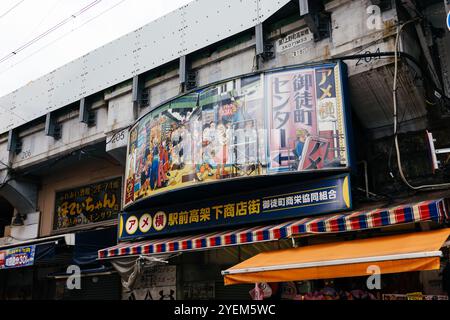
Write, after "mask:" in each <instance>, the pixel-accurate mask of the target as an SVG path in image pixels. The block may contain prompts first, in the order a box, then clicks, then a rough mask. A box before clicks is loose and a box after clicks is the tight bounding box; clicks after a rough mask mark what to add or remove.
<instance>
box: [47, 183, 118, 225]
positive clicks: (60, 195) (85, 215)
mask: <svg viewBox="0 0 450 320" xmlns="http://www.w3.org/2000/svg"><path fill="white" fill-rule="evenodd" d="M121 197H122V178H121V177H118V178H114V179H109V180H106V181H101V182H97V183H93V184H90V185H84V186H81V187H77V188H73V189H69V190H64V191H59V192H57V193H56V198H55V213H56V214H55V219H54V225H53V227H54V229H55V230H58V229H64V228H70V227H76V226H81V225H86V224H90V223H95V222H101V221H107V220H111V219H114V218H116V217H117V213H118V212H119V211H120V202H121Z"/></svg>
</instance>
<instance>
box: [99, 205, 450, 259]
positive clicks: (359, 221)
mask: <svg viewBox="0 0 450 320" xmlns="http://www.w3.org/2000/svg"><path fill="white" fill-rule="evenodd" d="M447 219H448V213H447V211H446V208H445V205H444V199H438V200H429V201H423V202H418V203H413V204H408V205H400V206H396V207H391V208H381V209H374V210H367V211H355V212H347V213H341V214H334V215H327V216H321V217H308V218H303V219H297V220H291V221H287V222H283V223H281V224H276V225H268V226H258V227H252V228H241V229H237V230H227V231H221V232H214V233H206V234H200V235H189V236H179V237H174V238H164V239H152V240H144V241H139V242H124V243H120V244H118V245H116V246H114V247H111V248H107V249H103V250H100V251H99V252H98V258H99V259H108V258H114V257H129V256H135V255H147V254H162V253H172V252H185V251H192V250H202V249H212V248H219V247H225V246H233V245H239V244H249V243H258V242H265V241H274V240H279V239H283V238H289V237H291V236H296V235H302V234H312V233H322V234H324V233H336V232H348V231H358V230H367V229H373V228H379V227H384V226H390V225H398V224H404V223H413V222H420V221H435V222H437V223H443V222H444V221H446V220H447Z"/></svg>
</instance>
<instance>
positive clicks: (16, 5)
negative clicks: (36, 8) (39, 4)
mask: <svg viewBox="0 0 450 320" xmlns="http://www.w3.org/2000/svg"><path fill="white" fill-rule="evenodd" d="M24 1H25V0H21V1H19V2H17V3H16V4H15V5H13V6H12V7H11V8H9V9H8V10H6V11H5V12H4V13H2V14H1V15H0V19H1V18H3V17H5V16H6V15H7V14H8V13H10V12H11V11H13V10H14V9H15V8H17V7H18V6H20V4H21V3H22V2H24Z"/></svg>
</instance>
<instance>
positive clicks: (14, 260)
mask: <svg viewBox="0 0 450 320" xmlns="http://www.w3.org/2000/svg"><path fill="white" fill-rule="evenodd" d="M35 251H36V246H34V245H32V246H26V247H18V248H12V249H7V250H4V251H0V269H13V268H23V267H28V266H32V265H33V263H34V254H35Z"/></svg>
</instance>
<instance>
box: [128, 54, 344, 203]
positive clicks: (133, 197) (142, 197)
mask: <svg viewBox="0 0 450 320" xmlns="http://www.w3.org/2000/svg"><path fill="white" fill-rule="evenodd" d="M327 68H328V69H332V70H333V74H332V77H331V78H333V79H331V78H330V81H331V82H332V83H334V88H333V90H332V91H333V92H334V96H333V97H332V98H333V99H335V101H329V100H327V101H325V103H324V104H328V107H329V106H330V104H331V102H333V103H334V108H335V109H336V108H337V109H338V110H337V111H338V112H337V113H336V117H337V119H336V120H335V121H338V122H339V125H338V131H336V129H335V131H333V134H334V135H336V136H338V138H337V139H334V140H333V141H331V145H332V147H334V149H339V148H340V151H339V154H337V155H336V154H335V157H336V158H339V162H340V164H337V165H338V166H339V167H330V168H321V169H319V170H317V171H321V172H326V171H330V172H335V171H342V172H346V171H348V170H350V169H351V167H352V158H353V154H352V152H351V149H352V145H353V144H352V141H351V140H352V138H351V136H350V135H349V132H350V129H351V121H349V119H350V114H349V113H350V112H349V111H348V108H349V106H348V105H347V103H346V95H347V94H346V77H345V74H346V72H347V71H346V70H347V68H346V65H345V64H344V63H343V62H342V61H333V62H329V63H325V64H309V65H294V66H288V67H283V68H277V69H271V70H266V71H262V72H256V73H250V74H246V75H242V76H239V77H233V78H230V79H227V80H223V81H219V82H215V83H212V84H209V85H207V86H204V87H201V88H198V89H195V90H192V91H190V92H188V93H185V94H182V95H180V96H178V97H175V98H173V99H170V100H168V101H166V102H164V103H162V104H160V105H158V106H156V107H154V108H152V110H151V111H150V112H149V113H147V114H146V115H143V116H141V117H140V118H139V119H138V120H137V121H136V122H135V124H134V125H133V126H132V127H131V128H130V135H129V137H130V139H129V141H128V145H127V162H126V172H125V177H124V192H123V199H122V206H123V208H124V209H125V210H127V209H128V210H132V209H133V207H134V205H138V204H140V205H141V206H142V204H143V203H145V202H146V200H148V199H151V198H152V197H155V196H158V195H161V194H166V193H169V192H172V191H177V190H182V189H186V188H192V187H195V186H196V185H198V184H196V183H198V182H201V184H204V185H206V184H210V183H222V182H224V181H225V180H230V179H241V178H249V177H251V176H252V175H253V176H255V175H257V176H268V175H273V174H278V173H283V174H285V173H291V172H292V171H291V172H290V171H289V170H283V171H279V170H271V169H270V168H269V167H268V166H267V161H268V159H270V153H269V146H266V145H269V144H270V143H269V142H268V140H269V137H270V135H271V133H270V132H269V131H270V130H267V128H269V123H268V122H270V121H269V120H268V119H269V116H270V115H269V107H268V106H267V104H268V103H267V97H266V94H267V90H268V89H267V79H266V78H267V77H270V76H271V75H272V74H274V73H277V72H278V73H283V72H295V70H307V69H311V70H312V71H313V72H316V70H322V69H327ZM252 76H253V77H260V78H261V79H262V80H261V82H262V83H261V84H260V85H261V86H263V89H262V97H261V99H262V101H263V103H264V115H263V117H264V123H263V125H262V126H261V127H263V130H265V133H264V138H263V139H262V144H261V143H259V144H257V146H258V147H257V149H258V150H263V152H267V154H266V155H265V156H264V157H265V161H266V162H265V163H262V164H261V163H260V162H257V163H258V165H254V166H253V167H250V168H253V171H252V170H249V171H248V172H249V173H250V174H249V176H247V175H246V174H244V176H242V175H240V176H235V177H232V176H230V178H226V179H225V180H219V179H223V178H222V177H220V178H218V179H217V180H213V179H211V178H209V177H210V176H217V172H218V171H219V172H221V171H220V170H221V169H220V167H221V166H220V165H217V163H216V167H214V166H208V165H201V166H199V165H198V164H196V167H200V169H195V170H196V171H195V174H194V172H193V173H192V174H185V175H183V176H182V179H183V180H181V181H183V182H175V183H174V184H173V185H176V187H173V186H171V187H170V188H167V187H165V186H163V187H162V188H161V189H159V188H160V187H159V186H158V187H156V186H155V185H156V182H155V181H158V180H157V179H153V186H152V184H151V181H152V179H151V178H150V174H148V176H147V177H145V176H142V172H141V173H140V174H138V173H137V172H138V171H139V170H140V171H145V169H142V168H141V167H140V166H142V164H144V166H145V161H144V162H143V160H139V161H137V160H136V159H135V158H136V157H139V156H138V155H136V152H138V151H137V150H136V146H135V145H134V143H138V145H139V143H140V144H141V145H142V142H136V141H138V140H139V139H141V140H142V139H143V137H142V134H140V133H139V132H138V129H137V128H139V124H140V123H141V121H144V120H145V118H149V117H150V116H151V115H153V114H155V117H157V116H158V115H159V114H162V113H163V112H166V111H167V110H170V108H171V104H175V105H178V106H179V105H180V103H179V102H178V101H182V100H183V99H186V98H187V97H189V95H195V94H200V95H201V94H202V93H203V92H205V91H208V89H211V88H215V87H225V88H227V87H229V86H234V85H235V82H233V81H235V80H237V79H247V78H251V77H252ZM314 81H316V80H314ZM317 83H319V80H318V82H317ZM324 83H325V82H324ZM318 88H319V87H318ZM324 90H327V88H324ZM325 92H327V91H325ZM328 92H329V91H328ZM256 99H258V98H256ZM200 103H201V102H200ZM197 106H198V104H197ZM331 108H333V107H331ZM325 109H327V108H324V110H325ZM325 111H326V110H325ZM206 117H209V116H206ZM216 117H217V115H216ZM202 121H203V120H202ZM202 123H204V121H203V122H202ZM318 125H319V124H318ZM153 128H156V127H153ZM147 130H148V131H145V132H146V133H144V135H148V136H149V137H152V136H153V133H151V132H155V131H154V130H159V129H157V128H156V129H151V130H150V129H149V128H147ZM258 130H259V129H258V128H256V129H255V131H256V132H257V136H258V140H259V139H260V136H259V131H258ZM157 132H159V131H157ZM336 132H337V133H336ZM158 135H160V133H157V136H158ZM171 135H172V133H171ZM318 138H320V136H318ZM322 138H323V137H322ZM146 139H153V138H146ZM158 139H159V141H160V142H157V143H159V144H161V141H162V140H164V139H166V138H164V139H163V138H158ZM158 139H157V140H158ZM329 139H331V138H329ZM291 140H292V138H291ZM167 141H169V140H167ZM173 141H174V140H173V139H172V140H171V141H170V143H172V144H173ZM175 142H176V141H175ZM132 144H133V150H134V151H133V152H131V151H132V150H130V149H131V145H132ZM341 146H342V147H341ZM147 148H148V147H147ZM160 148H161V147H160ZM166 149H167V150H170V149H169V148H166ZM155 150H156V149H155ZM160 150H161V149H160ZM264 150H265V151H264ZM140 152H141V153H142V152H143V151H140ZM152 152H153V151H151V150H150V151H146V152H145V155H147V154H151V153H152ZM220 152H221V151H220V149H219V153H220ZM335 152H336V151H334V152H331V153H330V152H329V153H327V154H334V153H335ZM216 153H218V152H217V150H216ZM138 154H139V152H138ZM154 154H155V155H156V154H157V153H156V151H155V153H154ZM258 154H259V151H258ZM175 155H176V157H178V155H177V154H175ZM170 156H171V154H170V152H169V157H170ZM291 156H292V155H291V154H289V155H288V157H291ZM130 157H132V160H130ZM159 157H160V158H161V156H159ZM202 157H203V158H204V154H202ZM280 157H281V155H280ZM140 158H142V156H141V157H140ZM140 158H139V159H140ZM144 158H145V157H144ZM151 158H152V155H150V159H151ZM172 158H173V157H172ZM259 158H260V157H259V156H258V159H259ZM161 159H163V158H161ZM133 161H134V162H136V163H140V165H139V164H134V165H132V166H131V165H130V163H131V162H133ZM149 161H150V162H149V163H148V164H147V167H149V170H148V171H152V170H153V171H155V170H156V169H157V167H156V166H155V167H154V168H153V169H152V165H153V163H152V162H151V161H152V160H149ZM258 161H260V160H258ZM160 162H162V161H160ZM263 162H264V161H263ZM194 163H195V161H194ZM224 163H225V165H223V166H222V168H225V169H226V168H227V165H228V161H224ZM334 165H335V164H334ZM264 166H266V167H264ZM211 167H212V168H213V170H211ZM131 168H133V170H131ZM261 168H262V169H261ZM158 170H161V168H159V169H158ZM202 170H203V171H202ZM222 171H226V170H222ZM302 171H303V170H302ZM163 172H169V173H172V172H170V169H169V170H168V169H164V171H163ZM203 172H204V173H203ZM214 172H215V173H214ZM294 172H295V173H298V171H294ZM200 173H201V174H202V175H203V180H201V178H198V176H199V174H200ZM226 176H227V175H224V177H226ZM130 177H133V178H130ZM172 177H173V175H172ZM172 177H170V178H167V177H165V178H164V179H163V181H162V183H170V180H172ZM205 177H206V179H205ZM146 178H147V180H149V181H150V183H149V186H147V188H146V189H145V190H146V191H145V190H144V191H142V190H143V187H142V186H143V184H142V183H145V181H146ZM173 179H174V178H173ZM184 179H186V181H193V182H195V183H187V184H184V181H185V180H184ZM138 180H142V181H141V183H139V181H138ZM158 183H159V182H158ZM142 192H143V193H142Z"/></svg>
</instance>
